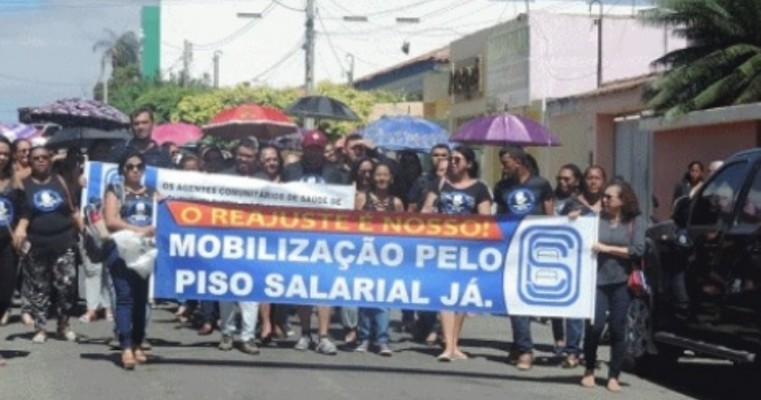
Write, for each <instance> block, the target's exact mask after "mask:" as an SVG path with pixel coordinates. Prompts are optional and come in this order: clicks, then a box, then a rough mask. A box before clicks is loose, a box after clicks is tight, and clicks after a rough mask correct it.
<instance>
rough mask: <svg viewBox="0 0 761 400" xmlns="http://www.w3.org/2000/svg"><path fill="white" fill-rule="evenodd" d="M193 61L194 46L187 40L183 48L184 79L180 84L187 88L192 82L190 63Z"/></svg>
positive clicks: (182, 78)
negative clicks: (190, 81) (189, 82)
mask: <svg viewBox="0 0 761 400" xmlns="http://www.w3.org/2000/svg"><path fill="white" fill-rule="evenodd" d="M192 60H193V44H192V43H190V41H188V40H186V41H185V42H184V44H183V47H182V77H181V78H180V79H181V82H180V84H181V85H182V86H186V85H187V84H188V81H189V80H190V62H191V61H192Z"/></svg>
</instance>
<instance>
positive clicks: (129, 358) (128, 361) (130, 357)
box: [122, 350, 135, 371]
mask: <svg viewBox="0 0 761 400" xmlns="http://www.w3.org/2000/svg"><path fill="white" fill-rule="evenodd" d="M122 368H124V369H126V370H128V371H131V370H133V369H135V355H134V354H132V350H124V351H123V352H122Z"/></svg>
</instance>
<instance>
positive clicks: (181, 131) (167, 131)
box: [151, 122, 203, 146]
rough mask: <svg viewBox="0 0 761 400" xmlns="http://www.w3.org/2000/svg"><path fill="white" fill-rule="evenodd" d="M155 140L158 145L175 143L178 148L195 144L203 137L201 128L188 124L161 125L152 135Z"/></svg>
mask: <svg viewBox="0 0 761 400" xmlns="http://www.w3.org/2000/svg"><path fill="white" fill-rule="evenodd" d="M151 137H152V138H153V140H155V141H156V143H158V144H162V143H164V142H174V143H175V144H177V145H178V146H182V145H184V144H186V143H190V142H195V141H198V140H200V139H201V138H202V137H203V131H202V130H201V128H199V127H197V126H195V125H193V124H186V123H182V122H180V123H174V124H161V125H156V127H154V128H153V134H152V135H151Z"/></svg>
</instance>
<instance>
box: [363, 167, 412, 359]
mask: <svg viewBox="0 0 761 400" xmlns="http://www.w3.org/2000/svg"><path fill="white" fill-rule="evenodd" d="M393 184H394V177H393V173H392V167H391V165H390V164H389V163H388V162H384V161H381V162H379V163H377V164H375V163H373V164H372V169H371V170H370V187H369V189H367V190H365V191H364V192H359V193H357V200H356V202H355V203H354V208H355V209H356V210H360V211H370V212H403V211H404V203H403V202H402V199H400V198H398V197H396V196H394V195H393V194H392V193H391V188H392V186H393ZM388 324H389V320H388V309H387V308H368V307H361V308H360V309H359V324H358V329H357V330H358V333H359V342H358V344H357V347H356V349H355V351H357V352H361V353H365V352H367V351H368V350H369V347H370V341H371V340H374V341H375V345H377V346H378V354H380V355H381V356H384V357H390V356H391V354H392V353H391V348H390V347H389V346H388ZM373 332H375V335H374V337H372V336H371V335H372V333H373Z"/></svg>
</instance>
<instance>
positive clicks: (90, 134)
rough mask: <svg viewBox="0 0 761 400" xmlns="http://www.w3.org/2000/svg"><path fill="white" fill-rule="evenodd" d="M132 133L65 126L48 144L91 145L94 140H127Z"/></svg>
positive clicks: (56, 145) (130, 137)
mask: <svg viewBox="0 0 761 400" xmlns="http://www.w3.org/2000/svg"><path fill="white" fill-rule="evenodd" d="M130 139H132V134H131V133H130V132H129V131H128V130H126V129H116V130H109V131H107V130H102V129H96V128H87V127H77V128H63V129H60V130H58V131H55V132H54V133H53V136H52V137H51V138H50V139H48V141H47V142H46V145H47V146H49V147H52V148H57V149H60V148H68V147H79V148H83V147H89V145H90V143H91V142H92V141H94V140H113V141H127V140H130Z"/></svg>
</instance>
